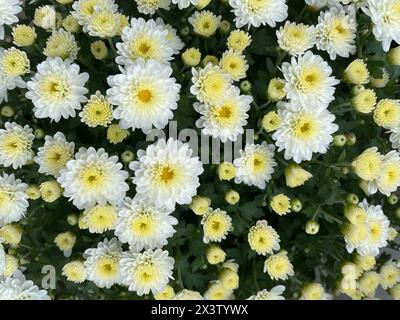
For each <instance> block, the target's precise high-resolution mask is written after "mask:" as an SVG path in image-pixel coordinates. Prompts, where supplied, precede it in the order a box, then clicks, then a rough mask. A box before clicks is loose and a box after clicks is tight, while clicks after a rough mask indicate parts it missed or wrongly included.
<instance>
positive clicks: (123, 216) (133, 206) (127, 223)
mask: <svg viewBox="0 0 400 320" xmlns="http://www.w3.org/2000/svg"><path fill="white" fill-rule="evenodd" d="M170 213H171V211H169V210H165V209H160V208H156V207H154V206H151V205H149V204H147V203H146V202H145V201H142V200H135V199H131V198H126V199H125V201H124V204H123V206H122V208H120V210H119V212H118V220H117V224H116V228H115V235H116V236H117V237H118V239H119V240H120V241H121V242H122V243H129V245H130V249H131V250H133V251H135V252H139V251H142V250H143V249H145V250H147V249H156V248H161V247H163V246H165V245H166V244H167V243H168V240H167V239H168V238H170V237H172V236H173V235H174V233H175V229H174V225H176V224H178V220H176V218H174V217H173V216H171V215H170Z"/></svg>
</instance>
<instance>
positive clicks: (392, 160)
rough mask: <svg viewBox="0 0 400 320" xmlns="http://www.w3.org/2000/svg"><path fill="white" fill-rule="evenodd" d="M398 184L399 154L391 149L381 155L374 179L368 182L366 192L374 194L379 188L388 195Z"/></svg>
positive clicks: (399, 184)
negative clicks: (380, 161)
mask: <svg viewBox="0 0 400 320" xmlns="http://www.w3.org/2000/svg"><path fill="white" fill-rule="evenodd" d="M399 186H400V155H399V153H398V152H397V151H393V150H392V151H390V152H389V153H387V154H386V155H385V156H384V157H383V159H382V164H381V166H380V167H379V173H378V176H377V177H376V179H375V180H373V181H369V182H368V192H369V193H370V194H374V193H376V192H377V191H378V190H379V192H381V193H383V194H385V195H387V196H388V197H389V196H390V194H391V193H392V192H395V191H396V190H397V188H398V187H399Z"/></svg>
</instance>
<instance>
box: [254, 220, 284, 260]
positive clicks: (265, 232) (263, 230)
mask: <svg viewBox="0 0 400 320" xmlns="http://www.w3.org/2000/svg"><path fill="white" fill-rule="evenodd" d="M247 240H248V242H249V245H250V248H251V249H252V250H254V251H255V252H257V253H258V254H261V255H264V256H265V255H266V254H267V253H268V254H272V253H273V251H274V250H279V249H280V245H279V242H280V239H279V235H278V234H277V232H276V231H275V229H274V228H272V227H271V226H269V225H268V222H267V221H266V220H260V221H257V223H256V224H255V225H254V226H252V227H251V228H250V230H249V234H248V235H247Z"/></svg>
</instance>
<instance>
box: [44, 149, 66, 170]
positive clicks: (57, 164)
mask: <svg viewBox="0 0 400 320" xmlns="http://www.w3.org/2000/svg"><path fill="white" fill-rule="evenodd" d="M71 156H72V155H71V154H70V152H69V150H67V149H66V148H64V147H63V146H61V145H54V146H52V147H50V148H49V149H48V150H47V153H46V155H45V157H44V163H45V165H46V167H47V168H48V169H49V170H50V171H53V172H58V171H59V170H60V169H62V168H63V167H64V166H65V164H66V163H67V161H68V160H69V159H71Z"/></svg>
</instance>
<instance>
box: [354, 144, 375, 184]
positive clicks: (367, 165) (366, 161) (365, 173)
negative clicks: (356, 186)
mask: <svg viewBox="0 0 400 320" xmlns="http://www.w3.org/2000/svg"><path fill="white" fill-rule="evenodd" d="M351 165H352V167H353V169H354V172H355V173H356V175H358V176H359V177H360V178H361V179H363V180H366V181H372V180H374V179H375V178H376V177H377V176H378V173H379V170H380V168H381V165H382V155H381V154H380V153H379V152H378V148H376V147H373V148H369V149H367V150H365V151H364V152H363V153H361V154H360V155H359V156H358V157H356V158H355V159H354V160H353V162H352V163H351Z"/></svg>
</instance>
